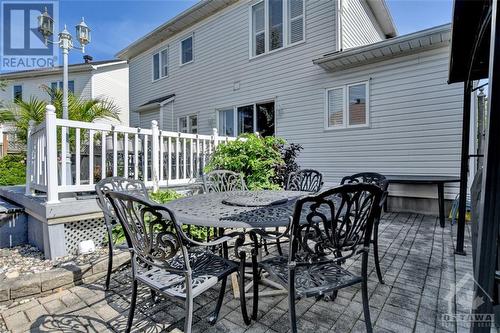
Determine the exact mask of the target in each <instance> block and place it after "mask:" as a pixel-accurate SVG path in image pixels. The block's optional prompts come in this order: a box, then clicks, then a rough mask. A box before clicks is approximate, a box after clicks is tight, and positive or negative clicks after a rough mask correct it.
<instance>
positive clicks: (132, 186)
mask: <svg viewBox="0 0 500 333" xmlns="http://www.w3.org/2000/svg"><path fill="white" fill-rule="evenodd" d="M95 190H96V193H97V204H98V205H99V207H101V209H102V212H103V214H104V222H105V224H106V229H107V232H108V271H107V275H106V290H109V283H110V281H111V272H112V270H113V250H114V245H115V244H113V228H114V227H115V226H116V225H117V224H118V223H119V222H118V219H117V218H116V215H115V211H114V209H113V207H112V206H111V202H110V201H109V200H108V199H107V198H106V196H105V195H104V192H105V191H106V190H113V191H120V192H126V193H131V194H136V195H139V196H142V197H144V198H146V199H147V198H149V196H148V191H147V189H146V185H144V183H143V182H142V181H140V180H134V179H128V178H122V177H108V178H104V179H102V180H101V181H100V182H98V183H97V184H96V185H95Z"/></svg>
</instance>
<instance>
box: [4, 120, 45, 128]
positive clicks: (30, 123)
mask: <svg viewBox="0 0 500 333" xmlns="http://www.w3.org/2000/svg"><path fill="white" fill-rule="evenodd" d="M35 124H36V122H35V121H34V120H33V119H30V121H29V122H28V125H29V126H30V127H33V126H35ZM0 127H2V124H0Z"/></svg>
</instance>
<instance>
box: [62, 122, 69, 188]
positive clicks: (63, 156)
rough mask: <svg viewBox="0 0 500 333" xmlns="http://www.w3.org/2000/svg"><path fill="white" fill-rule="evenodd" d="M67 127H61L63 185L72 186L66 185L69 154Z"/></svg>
mask: <svg viewBox="0 0 500 333" xmlns="http://www.w3.org/2000/svg"><path fill="white" fill-rule="evenodd" d="M66 131H67V130H66V126H62V127H61V185H63V186H64V185H70V184H66V165H67V161H66V160H67V158H68V156H67V155H68V154H67V151H66V148H67V147H66V146H67V145H66V137H67V136H66Z"/></svg>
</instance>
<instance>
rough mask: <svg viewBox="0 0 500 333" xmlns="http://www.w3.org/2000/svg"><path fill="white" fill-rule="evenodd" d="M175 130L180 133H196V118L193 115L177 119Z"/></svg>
mask: <svg viewBox="0 0 500 333" xmlns="http://www.w3.org/2000/svg"><path fill="white" fill-rule="evenodd" d="M177 129H178V131H179V132H181V133H192V134H196V133H198V116H197V115H195V114H192V115H189V116H182V117H179V118H178V119H177Z"/></svg>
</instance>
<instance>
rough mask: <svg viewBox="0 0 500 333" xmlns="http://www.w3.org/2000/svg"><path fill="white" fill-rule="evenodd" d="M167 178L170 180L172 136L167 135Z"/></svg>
mask: <svg viewBox="0 0 500 333" xmlns="http://www.w3.org/2000/svg"><path fill="white" fill-rule="evenodd" d="M168 180H169V181H171V180H172V137H170V136H169V137H168Z"/></svg>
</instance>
